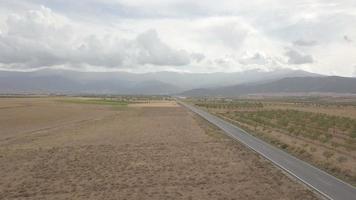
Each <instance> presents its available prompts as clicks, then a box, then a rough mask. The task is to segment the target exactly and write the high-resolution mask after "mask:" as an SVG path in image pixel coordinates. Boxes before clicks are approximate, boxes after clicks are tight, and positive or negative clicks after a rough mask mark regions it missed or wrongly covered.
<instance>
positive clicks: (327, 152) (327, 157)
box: [323, 151, 334, 160]
mask: <svg viewBox="0 0 356 200" xmlns="http://www.w3.org/2000/svg"><path fill="white" fill-rule="evenodd" d="M323 156H324V157H325V158H326V159H327V160H329V159H330V158H331V157H333V156H334V152H331V151H324V153H323Z"/></svg>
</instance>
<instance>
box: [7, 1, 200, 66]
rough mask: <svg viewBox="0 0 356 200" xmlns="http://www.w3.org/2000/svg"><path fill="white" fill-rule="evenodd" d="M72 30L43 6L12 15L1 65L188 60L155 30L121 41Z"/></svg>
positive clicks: (181, 62) (172, 62)
mask: <svg viewBox="0 0 356 200" xmlns="http://www.w3.org/2000/svg"><path fill="white" fill-rule="evenodd" d="M72 27H73V25H72V24H70V23H68V22H66V20H65V18H62V17H60V16H58V15H56V14H54V13H53V12H52V11H51V10H50V9H48V8H45V7H43V6H42V7H41V8H40V9H39V10H30V11H28V12H26V13H25V14H24V15H15V14H12V15H10V16H9V17H8V19H7V32H5V33H3V34H1V35H0V62H2V63H3V64H9V65H12V66H14V67H15V66H16V67H20V68H36V67H44V66H52V65H61V64H72V65H75V64H76V65H78V64H87V65H93V66H104V67H116V68H122V67H135V66H137V65H146V64H151V65H158V66H160V65H167V66H180V65H187V64H189V63H190V61H191V54H189V53H188V52H187V51H185V50H175V49H173V48H171V47H170V46H169V45H167V44H165V43H164V42H162V41H161V40H160V38H159V36H158V33H157V32H156V31H155V30H148V31H146V32H143V33H140V34H138V35H137V37H135V38H133V39H124V38H120V37H117V36H116V35H111V34H107V35H99V36H98V35H92V34H91V35H86V36H80V35H74V33H73V30H72V29H73V28H72ZM192 55H194V54H192ZM193 57H196V56H193ZM194 59H195V58H194Z"/></svg>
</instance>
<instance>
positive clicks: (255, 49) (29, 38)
mask: <svg viewBox="0 0 356 200" xmlns="http://www.w3.org/2000/svg"><path fill="white" fill-rule="evenodd" d="M44 68H56V69H57V68H58V69H73V70H79V71H129V72H138V73H141V72H152V71H178V72H236V71H245V70H251V69H260V70H265V71H272V70H276V69H281V68H290V69H301V70H306V71H309V72H314V73H321V74H327V75H340V76H356V1H355V0H338V1H336V0H288V1H285V0H249V1H246V0H234V1H231V0H219V1H213V0H202V1H200V0H196V1H191V0H76V1H73V0H27V1H24V0H23V1H21V0H16V1H14V0H1V1H0V69H2V70H16V71H31V70H37V69H44Z"/></svg>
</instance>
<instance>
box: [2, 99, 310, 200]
mask: <svg viewBox="0 0 356 200" xmlns="http://www.w3.org/2000/svg"><path fill="white" fill-rule="evenodd" d="M153 104H154V105H153ZM0 107H1V108H0V177H1V181H0V199H316V198H317V197H316V196H315V195H314V194H313V193H312V192H311V191H309V190H308V189H306V188H305V187H304V186H303V185H301V184H300V183H297V182H296V181H294V180H292V179H291V178H289V177H288V176H286V175H285V174H284V173H282V172H281V171H280V170H279V169H277V168H276V167H274V166H272V165H271V164H270V163H269V162H268V161H266V160H265V159H263V158H261V157H259V156H258V155H256V154H255V153H254V152H252V151H251V150H249V149H247V148H245V147H244V146H242V145H241V144H239V143H237V142H235V141H233V140H231V139H229V138H227V137H226V136H224V135H223V134H222V133H221V132H219V131H218V130H217V129H216V128H215V127H213V126H211V125H210V124H208V123H207V122H206V121H204V120H203V119H201V118H200V117H198V116H196V115H195V114H193V113H191V112H188V111H187V110H186V109H184V108H182V107H179V106H178V105H176V104H175V103H174V102H167V101H165V102H153V103H152V104H150V103H148V104H146V106H145V104H140V105H129V106H121V107H115V106H110V105H98V104H93V105H91V104H86V103H85V104H82V103H71V102H65V101H60V100H58V99H53V98H32V99H31V98H21V99H20V98H19V99H14V98H8V99H7V98H1V99H0Z"/></svg>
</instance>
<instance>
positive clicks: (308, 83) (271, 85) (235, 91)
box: [182, 76, 356, 97]
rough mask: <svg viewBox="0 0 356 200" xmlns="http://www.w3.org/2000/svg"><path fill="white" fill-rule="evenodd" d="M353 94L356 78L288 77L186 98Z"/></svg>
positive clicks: (204, 91)
mask: <svg viewBox="0 0 356 200" xmlns="http://www.w3.org/2000/svg"><path fill="white" fill-rule="evenodd" d="M313 92H319V93H345V94H346V93H352V94H356V78H347V77H338V76H326V77H287V78H283V79H279V80H274V81H270V82H267V83H253V84H239V85H233V86H227V87H219V88H210V89H209V88H202V89H193V90H189V91H185V92H183V93H182V95H184V96H230V97H233V96H239V95H247V94H263V93H313Z"/></svg>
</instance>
